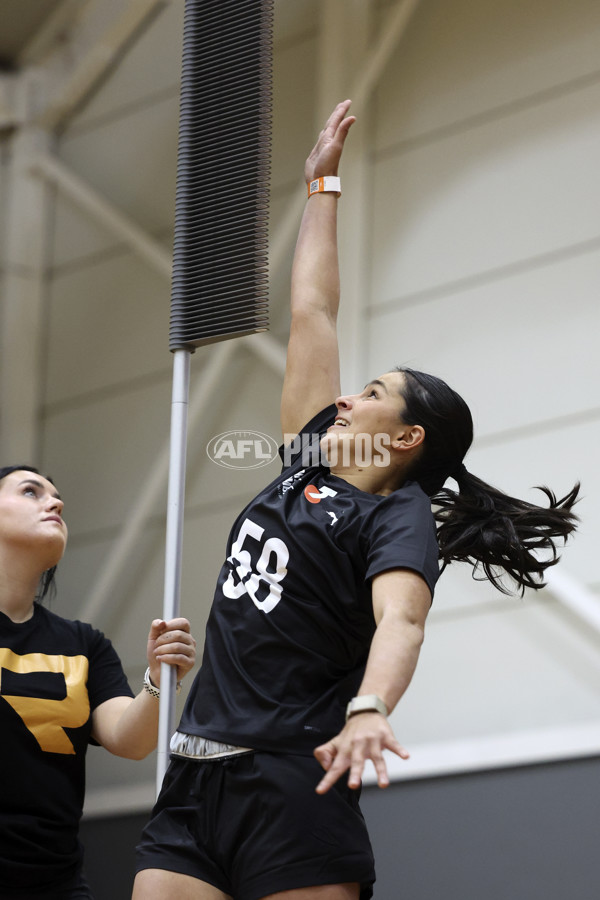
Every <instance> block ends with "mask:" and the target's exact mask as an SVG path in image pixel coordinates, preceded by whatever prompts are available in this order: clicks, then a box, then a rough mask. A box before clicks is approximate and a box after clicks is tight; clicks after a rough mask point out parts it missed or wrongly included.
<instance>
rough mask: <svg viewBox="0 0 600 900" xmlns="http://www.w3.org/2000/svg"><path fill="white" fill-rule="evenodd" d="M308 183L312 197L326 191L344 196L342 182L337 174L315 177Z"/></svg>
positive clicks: (309, 194)
mask: <svg viewBox="0 0 600 900" xmlns="http://www.w3.org/2000/svg"><path fill="white" fill-rule="evenodd" d="M307 185H308V196H309V197H312V195H313V194H320V193H323V192H325V191H327V192H329V191H331V192H333V193H336V194H337V195H338V197H341V196H342V190H341V187H342V183H341V181H340V179H339V178H338V176H337V175H322V176H321V177H320V178H314V179H313V180H312V181H308V182H307Z"/></svg>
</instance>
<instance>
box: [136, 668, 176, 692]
mask: <svg viewBox="0 0 600 900" xmlns="http://www.w3.org/2000/svg"><path fill="white" fill-rule="evenodd" d="M144 690H145V691H147V692H148V693H149V694H150V696H151V697H155V698H156V700H160V688H157V687H156V685H155V684H152V680H151V678H150V666H148V668H147V669H146V671H145V672H144ZM180 691H181V682H180V681H178V682H177V688H176V690H175V693H176V694H178V693H179V692H180Z"/></svg>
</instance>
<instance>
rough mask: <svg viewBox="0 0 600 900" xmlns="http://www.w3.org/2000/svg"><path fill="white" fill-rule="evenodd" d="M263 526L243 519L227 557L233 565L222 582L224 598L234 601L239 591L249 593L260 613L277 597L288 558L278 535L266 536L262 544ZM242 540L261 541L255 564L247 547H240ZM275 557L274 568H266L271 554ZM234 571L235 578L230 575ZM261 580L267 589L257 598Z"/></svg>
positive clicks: (239, 594) (288, 555)
mask: <svg viewBox="0 0 600 900" xmlns="http://www.w3.org/2000/svg"><path fill="white" fill-rule="evenodd" d="M264 531H265V529H264V528H261V526H260V525H257V524H256V522H253V521H252V519H244V521H243V522H242V527H241V528H240V530H239V533H238V536H237V538H236V540H235V542H234V544H233V546H232V548H231V556H230V557H229V558H228V559H227V562H228V563H229V564H230V565H231V566H233V567H234V568H233V569H232V571H231V572H230V573H229V575H228V577H227V580H226V581H225V583H224V585H223V593H224V594H225V596H226V597H230V598H231V599H232V600H236V599H237V598H238V597H241V596H242V595H243V594H249V595H250V598H251V600H252V602H253V603H254V605H255V606H256V607H257V608H258V609H260V610H262V612H265V613H270V612H271V610H273V609H275V607H276V606H277V604H278V603H279V601H280V600H281V590H282V588H281V582H282V581H283V579H284V578H285V576H286V575H287V568H286V566H287V562H288V559H289V558H290V554H289V551H288V548H287V547H286V545H285V544H284V542H283V541H281V540H280V539H279V538H276V537H271V538H267V539H266V540H265V541H264V543H263V534H264ZM246 539H252V540H254V541H256V542H258V543H259V544H262V551H261V553H260V556H259V557H258V560H257V562H256V565H255V567H254V568H253V567H252V557H251V555H250V552H249V551H248V550H245V549H243V547H244V543H245V541H246ZM273 556H274V557H275V560H274V569H269V564H270V563H271V557H273ZM234 573H235V575H236V576H237V579H236V578H235V577H234ZM261 581H263V582H264V583H265V588H266V587H268V589H269V592H268V594H267V596H266V597H264V598H263V599H259V596H258V593H259V588H260V583H261Z"/></svg>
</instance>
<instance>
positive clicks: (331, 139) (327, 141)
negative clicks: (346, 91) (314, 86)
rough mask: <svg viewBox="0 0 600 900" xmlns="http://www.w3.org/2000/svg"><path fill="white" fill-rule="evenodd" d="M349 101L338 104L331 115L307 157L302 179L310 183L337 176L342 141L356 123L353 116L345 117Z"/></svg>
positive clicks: (342, 145) (342, 147)
mask: <svg viewBox="0 0 600 900" xmlns="http://www.w3.org/2000/svg"><path fill="white" fill-rule="evenodd" d="M351 102H352V101H351V100H344V101H343V102H342V103H338V105H337V106H336V108H335V109H334V111H333V112H332V113H331V115H330V116H329V118H328V119H327V122H326V123H325V128H324V129H323V131H322V132H321V134H320V135H319V139H318V141H317V143H316V144H315V146H314V147H313V149H312V150H311V152H310V153H309V155H308V158H307V160H306V164H305V166H304V178H305V180H306V181H312V180H313V179H314V178H320V177H321V176H323V175H337V173H338V166H339V164H340V158H341V155H342V150H343V149H344V141H345V140H346V137H347V135H348V131H349V130H350V127H351V125H353V124H354V122H355V121H356V119H355V117H354V116H346V113H347V112H348V110H349V109H350V104H351Z"/></svg>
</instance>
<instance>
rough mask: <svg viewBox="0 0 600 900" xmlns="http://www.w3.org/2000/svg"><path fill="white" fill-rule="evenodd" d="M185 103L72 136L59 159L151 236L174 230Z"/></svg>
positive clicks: (159, 103)
mask: <svg viewBox="0 0 600 900" xmlns="http://www.w3.org/2000/svg"><path fill="white" fill-rule="evenodd" d="M178 121H179V98H178V97H176V96H169V97H167V98H165V99H157V100H156V101H155V102H154V103H152V104H151V105H148V106H143V107H141V108H136V109H133V110H131V111H130V112H129V113H128V114H127V115H126V116H123V117H120V118H118V119H112V120H108V121H105V122H102V121H101V122H99V123H98V124H97V126H96V127H95V128H93V129H90V130H86V131H82V132H80V133H74V134H73V135H71V134H70V133H69V132H66V133H65V134H64V135H63V137H62V139H61V141H60V144H59V148H58V154H59V156H60V159H61V161H62V162H63V163H65V164H66V165H68V166H71V167H72V168H73V170H74V171H75V172H76V173H77V174H78V175H79V176H80V177H81V178H83V179H85V180H86V181H87V182H88V183H89V184H90V185H91V186H92V187H94V188H95V189H96V190H97V191H100V193H101V194H102V195H103V196H104V197H106V199H107V200H110V201H111V203H114V205H115V206H116V207H117V208H118V209H120V210H122V211H123V212H125V213H127V215H129V216H131V217H132V218H133V219H134V220H135V221H136V222H137V223H138V224H139V225H140V226H141V227H142V228H145V229H146V230H147V231H150V232H154V231H160V230H161V229H164V228H165V227H167V226H171V227H172V223H173V218H174V214H175V177H176V169H177V131H178Z"/></svg>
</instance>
